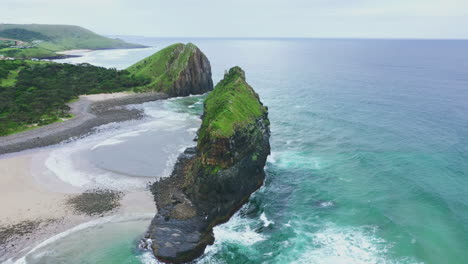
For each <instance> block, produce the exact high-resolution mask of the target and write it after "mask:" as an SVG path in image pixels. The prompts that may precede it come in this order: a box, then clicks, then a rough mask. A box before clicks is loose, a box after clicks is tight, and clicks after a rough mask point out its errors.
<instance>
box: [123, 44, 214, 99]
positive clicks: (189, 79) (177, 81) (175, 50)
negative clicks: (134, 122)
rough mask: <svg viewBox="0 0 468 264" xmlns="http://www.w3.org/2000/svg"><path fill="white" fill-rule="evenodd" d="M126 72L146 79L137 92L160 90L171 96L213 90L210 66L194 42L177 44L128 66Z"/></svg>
mask: <svg viewBox="0 0 468 264" xmlns="http://www.w3.org/2000/svg"><path fill="white" fill-rule="evenodd" d="M127 71H129V72H130V73H132V74H134V75H135V76H138V77H144V78H147V79H149V80H150V83H149V84H148V85H145V86H143V87H138V88H137V89H136V90H137V91H140V92H141V91H143V92H163V93H166V94H167V95H169V96H171V97H176V96H188V95H191V94H203V93H206V92H208V91H211V90H213V80H212V79H211V65H210V61H209V60H208V58H207V57H206V56H205V54H203V52H202V51H201V50H200V49H199V48H198V47H197V46H195V45H194V44H192V43H188V44H182V43H177V44H173V45H171V46H169V47H166V48H164V49H162V50H160V51H158V52H156V53H155V54H153V55H151V56H149V57H147V58H145V59H143V60H141V61H139V62H137V63H135V64H134V65H132V66H130V67H129V68H128V69H127Z"/></svg>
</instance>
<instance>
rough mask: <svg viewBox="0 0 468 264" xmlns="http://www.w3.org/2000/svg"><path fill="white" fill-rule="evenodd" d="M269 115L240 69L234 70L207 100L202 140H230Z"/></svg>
mask: <svg viewBox="0 0 468 264" xmlns="http://www.w3.org/2000/svg"><path fill="white" fill-rule="evenodd" d="M266 112H267V109H266V107H265V106H263V105H262V104H261V103H260V101H259V99H258V95H257V94H256V93H255V91H254V90H253V89H252V87H251V86H250V85H249V84H248V83H247V82H246V80H245V73H244V71H243V70H242V69H241V68H240V67H233V68H231V69H230V70H229V72H227V73H226V74H225V75H224V79H223V80H221V81H220V82H219V83H218V84H217V85H216V87H215V89H214V90H213V91H212V92H211V93H210V94H209V95H208V97H207V98H206V100H205V116H204V118H203V123H202V126H201V128H200V132H199V136H200V140H201V141H203V140H205V137H206V136H207V135H208V134H209V135H210V138H212V139H213V137H216V138H228V137H230V136H232V135H233V133H234V131H235V129H242V127H243V126H245V125H247V124H250V123H252V121H253V120H255V119H257V118H258V117H260V116H262V115H264V114H265V113H266Z"/></svg>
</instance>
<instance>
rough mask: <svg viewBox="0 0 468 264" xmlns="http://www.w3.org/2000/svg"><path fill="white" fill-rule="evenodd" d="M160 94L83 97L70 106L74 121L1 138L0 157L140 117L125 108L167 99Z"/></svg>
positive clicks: (134, 111) (70, 120)
mask: <svg viewBox="0 0 468 264" xmlns="http://www.w3.org/2000/svg"><path fill="white" fill-rule="evenodd" d="M167 98H168V96H167V95H166V94H163V93H126V92H121V93H113V94H95V95H82V96H80V99H79V100H78V101H76V102H73V103H70V104H69V106H70V108H71V111H70V113H71V114H73V115H74V116H75V117H74V118H72V119H69V120H66V121H64V122H61V123H53V124H49V125H46V126H43V127H40V128H37V129H33V130H29V131H25V132H20V133H17V134H13V135H9V136H4V137H0V155H1V154H7V153H12V152H18V151H22V150H27V149H32V148H38V147H45V146H48V145H53V144H57V143H60V142H62V141H64V140H67V139H70V138H73V137H81V136H83V135H86V134H88V133H90V132H92V131H93V129H94V128H95V127H97V126H100V125H104V124H108V123H112V122H121V121H127V120H131V119H139V118H141V117H143V114H142V112H141V111H140V110H137V109H128V108H125V105H129V104H139V103H144V102H149V101H155V100H162V99H167Z"/></svg>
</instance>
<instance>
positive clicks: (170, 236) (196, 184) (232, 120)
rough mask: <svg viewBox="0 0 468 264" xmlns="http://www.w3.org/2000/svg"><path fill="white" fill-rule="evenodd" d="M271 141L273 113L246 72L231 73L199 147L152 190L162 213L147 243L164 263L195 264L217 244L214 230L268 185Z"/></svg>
mask: <svg viewBox="0 0 468 264" xmlns="http://www.w3.org/2000/svg"><path fill="white" fill-rule="evenodd" d="M269 138H270V122H269V120H268V108H267V107H266V106H264V105H263V104H262V102H261V101H260V99H259V96H258V95H257V94H256V93H255V91H254V90H253V88H252V87H251V86H250V85H249V84H248V83H247V82H246V79H245V73H244V71H243V70H242V69H241V68H239V67H233V68H231V69H230V70H229V71H228V72H227V73H226V74H225V76H224V79H223V80H222V81H220V82H219V83H218V84H217V85H216V87H215V89H214V90H213V91H212V92H211V93H210V94H209V95H208V97H207V98H206V100H205V104H204V114H203V116H202V125H201V127H200V129H199V131H198V141H197V146H196V147H194V148H188V149H186V150H185V152H184V153H183V154H181V155H180V156H179V158H178V161H177V163H176V165H175V168H174V170H173V172H172V175H171V176H170V177H168V178H165V179H162V180H160V181H159V182H156V183H155V184H154V185H153V186H152V192H153V194H154V197H155V202H156V205H157V208H158V213H157V215H156V216H155V217H154V219H153V220H152V222H151V225H150V228H149V230H148V233H147V237H148V238H149V239H151V240H152V244H151V248H152V250H153V252H154V255H155V256H156V257H157V258H158V259H159V260H161V261H163V262H167V263H183V262H187V261H191V260H193V259H196V258H197V257H199V256H200V255H201V254H203V252H204V249H205V247H206V246H207V245H210V244H212V243H213V242H214V236H213V227H214V226H216V225H218V224H221V223H223V222H226V221H227V220H229V218H230V217H231V216H232V215H233V214H234V213H235V212H236V211H237V210H238V209H239V208H240V207H241V206H242V205H243V204H244V203H246V202H247V201H248V199H249V197H250V195H251V194H252V193H253V192H254V191H256V190H257V189H258V188H259V187H260V186H261V185H262V184H263V181H264V179H265V172H264V166H265V162H266V159H267V156H268V155H269V154H270V143H269Z"/></svg>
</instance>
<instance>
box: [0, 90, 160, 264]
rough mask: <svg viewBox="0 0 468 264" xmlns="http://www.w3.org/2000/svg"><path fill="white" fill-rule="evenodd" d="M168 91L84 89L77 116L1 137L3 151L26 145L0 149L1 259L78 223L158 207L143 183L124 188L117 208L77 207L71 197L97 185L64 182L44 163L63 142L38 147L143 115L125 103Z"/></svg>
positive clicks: (75, 105) (103, 203)
mask: <svg viewBox="0 0 468 264" xmlns="http://www.w3.org/2000/svg"><path fill="white" fill-rule="evenodd" d="M164 97H165V96H164V95H162V94H130V93H114V94H97V95H84V96H81V97H80V99H79V100H78V101H76V102H74V103H72V104H71V107H72V112H73V114H74V115H75V116H76V117H75V118H74V119H71V120H68V121H65V122H63V123H56V124H51V125H49V126H45V127H42V128H39V129H36V130H32V131H28V132H25V133H20V134H16V135H12V136H8V137H3V138H0V153H8V152H15V151H19V150H24V151H21V152H16V153H10V154H3V155H0V209H1V211H2V213H1V214H0V245H1V246H0V262H3V261H5V260H8V259H11V258H13V259H15V258H18V257H21V256H22V255H24V254H25V253H27V252H28V251H29V250H30V249H31V248H32V247H34V246H35V245H37V244H38V243H40V242H41V241H44V240H45V239H47V238H49V237H51V236H53V235H56V234H58V233H61V232H64V231H66V230H68V229H70V228H73V227H75V226H77V225H79V224H83V223H87V222H89V221H92V220H96V219H99V218H102V217H108V216H114V215H135V214H149V213H150V214H154V213H155V212H156V208H155V204H154V202H153V196H152V194H151V193H150V192H149V191H148V190H146V189H144V188H140V189H137V190H135V189H131V190H119V196H118V198H117V199H115V201H112V202H115V206H114V204H112V205H111V207H112V210H107V209H105V210H103V212H102V213H89V212H86V211H79V210H77V207H76V206H74V204H73V203H71V202H70V201H72V199H73V198H77V199H78V201H79V199H81V196H82V195H83V194H84V193H85V192H94V191H95V190H88V189H86V188H80V187H76V186H73V185H71V184H69V183H66V182H63V181H61V180H60V178H59V177H57V175H55V174H54V173H53V172H52V171H50V170H49V169H48V168H47V167H46V166H45V160H46V159H47V157H48V156H49V154H50V153H51V151H53V150H55V149H59V148H61V147H62V146H61V145H54V146H50V147H47V148H36V147H43V146H48V145H51V144H55V143H58V142H60V141H62V140H64V139H66V138H67V137H69V136H70V135H72V136H73V135H75V136H79V135H83V134H85V133H89V132H90V131H91V130H92V129H93V128H94V127H95V126H97V125H100V124H105V123H109V122H115V121H121V120H122V121H123V120H129V119H133V118H138V117H140V116H141V115H142V113H141V112H140V110H132V109H126V108H120V107H122V106H123V105H127V104H133V103H142V102H146V101H152V100H155V99H161V98H164ZM31 148H33V149H31ZM111 191H112V190H111ZM116 197H117V196H116ZM96 200H98V201H97V203H96V204H95V205H94V207H96V208H97V209H96V208H92V209H96V210H97V212H99V210H101V209H100V208H101V207H103V208H107V207H106V206H108V205H109V204H106V201H105V199H96ZM101 200H102V201H101ZM83 201H84V202H85V203H86V200H83ZM106 210H107V211H106Z"/></svg>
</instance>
